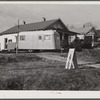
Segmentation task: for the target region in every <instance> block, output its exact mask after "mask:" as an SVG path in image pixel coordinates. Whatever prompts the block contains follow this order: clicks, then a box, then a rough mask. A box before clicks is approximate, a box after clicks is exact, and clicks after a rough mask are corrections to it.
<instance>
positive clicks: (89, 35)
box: [70, 27, 97, 46]
mask: <svg viewBox="0 0 100 100" xmlns="http://www.w3.org/2000/svg"><path fill="white" fill-rule="evenodd" d="M70 31H72V32H76V33H78V34H77V37H79V39H80V40H83V41H84V42H85V43H90V44H91V45H92V46H94V42H96V41H97V37H96V36H97V32H96V30H95V28H94V27H83V28H72V29H70ZM74 39H75V37H73V36H72V40H71V41H73V40H74Z"/></svg>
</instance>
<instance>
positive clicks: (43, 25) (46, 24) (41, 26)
mask: <svg viewBox="0 0 100 100" xmlns="http://www.w3.org/2000/svg"><path fill="white" fill-rule="evenodd" d="M58 21H60V22H61V23H62V25H63V26H64V28H65V29H66V30H68V29H67V27H66V26H65V25H64V23H63V22H62V21H61V20H60V19H54V20H48V21H42V22H37V23H29V24H24V25H19V29H20V32H22V31H35V30H45V29H49V28H50V27H51V26H52V25H54V24H55V23H56V22H58ZM18 32H19V30H18V25H16V26H14V27H12V28H10V29H8V30H6V31H4V32H1V35H4V34H13V33H18Z"/></svg>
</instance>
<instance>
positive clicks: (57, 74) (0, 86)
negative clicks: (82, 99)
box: [0, 51, 100, 90]
mask: <svg viewBox="0 0 100 100" xmlns="http://www.w3.org/2000/svg"><path fill="white" fill-rule="evenodd" d="M89 52H90V53H91V54H92V53H93V51H89ZM96 52H97V51H96ZM56 54H57V53H56ZM94 54H95V53H94ZM58 55H60V56H64V55H65V57H66V55H67V54H65V53H64V54H58ZM79 55H82V54H81V53H78V56H79ZM95 55H96V54H95ZM95 55H93V58H94V57H95ZM90 56H92V55H90ZM82 59H83V58H82ZM0 90H100V69H97V68H94V67H88V66H86V65H84V66H81V65H80V66H79V69H76V70H66V69H65V62H60V61H54V60H50V59H44V58H41V57H38V56H37V55H36V54H34V53H33V54H32V53H19V54H18V55H16V54H14V53H8V54H2V53H1V54H0Z"/></svg>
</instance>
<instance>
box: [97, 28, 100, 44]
mask: <svg viewBox="0 0 100 100" xmlns="http://www.w3.org/2000/svg"><path fill="white" fill-rule="evenodd" d="M96 32H97V35H96V37H97V42H100V29H97V30H96Z"/></svg>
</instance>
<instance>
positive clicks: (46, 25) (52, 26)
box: [0, 19, 75, 49]
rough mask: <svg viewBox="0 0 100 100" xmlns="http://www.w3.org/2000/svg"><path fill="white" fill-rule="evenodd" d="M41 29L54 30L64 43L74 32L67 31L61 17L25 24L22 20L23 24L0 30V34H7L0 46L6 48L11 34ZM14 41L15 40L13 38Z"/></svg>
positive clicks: (67, 41)
mask: <svg viewBox="0 0 100 100" xmlns="http://www.w3.org/2000/svg"><path fill="white" fill-rule="evenodd" d="M41 30H56V31H57V32H58V33H59V35H60V41H61V42H62V41H65V42H66V44H69V40H68V36H69V35H73V34H75V33H74V32H71V31H69V29H68V28H67V27H66V25H65V24H64V23H63V22H62V20H61V19H55V20H46V19H45V20H43V21H41V22H36V23H29V24H26V23H25V22H24V24H23V25H16V26H14V27H12V28H10V29H8V30H6V31H4V32H1V33H0V35H2V36H7V37H6V38H5V39H4V40H3V42H4V46H2V48H3V49H7V42H8V41H9V40H10V41H12V42H13V40H12V39H11V38H9V37H12V38H13V36H12V35H14V34H15V35H16V34H17V33H19V32H28V31H41ZM14 41H15V40H14Z"/></svg>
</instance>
